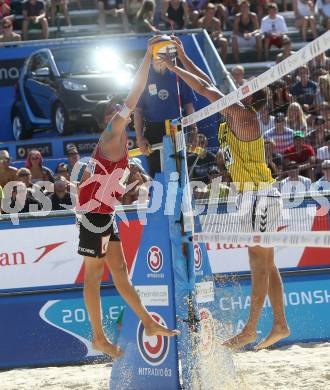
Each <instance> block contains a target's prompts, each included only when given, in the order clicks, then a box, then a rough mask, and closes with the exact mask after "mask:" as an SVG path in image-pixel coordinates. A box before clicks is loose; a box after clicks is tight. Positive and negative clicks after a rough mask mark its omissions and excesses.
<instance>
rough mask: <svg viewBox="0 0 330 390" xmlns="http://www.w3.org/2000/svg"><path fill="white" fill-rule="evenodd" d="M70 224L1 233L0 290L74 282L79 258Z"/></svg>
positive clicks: (79, 268) (75, 231)
mask: <svg viewBox="0 0 330 390" xmlns="http://www.w3.org/2000/svg"><path fill="white" fill-rule="evenodd" d="M78 234H79V230H78V229H77V227H76V226H75V225H73V224H70V225H61V226H34V227H28V228H23V227H22V228H16V229H8V230H1V242H2V245H1V249H0V251H1V252H0V286H1V289H4V290H6V289H19V288H27V287H45V286H54V285H63V284H73V283H75V281H76V279H77V277H78V275H79V273H80V271H81V268H82V265H83V258H82V256H80V255H78V254H77V247H78Z"/></svg>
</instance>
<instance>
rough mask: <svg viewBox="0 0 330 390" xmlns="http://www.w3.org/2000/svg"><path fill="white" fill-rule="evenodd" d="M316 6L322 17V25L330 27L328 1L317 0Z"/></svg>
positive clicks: (329, 2)
mask: <svg viewBox="0 0 330 390" xmlns="http://www.w3.org/2000/svg"><path fill="white" fill-rule="evenodd" d="M316 7H317V9H318V11H319V13H320V16H321V18H322V25H323V27H324V28H325V29H326V30H329V29H330V1H329V0H317V1H316Z"/></svg>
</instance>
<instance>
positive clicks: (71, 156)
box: [67, 145, 86, 184]
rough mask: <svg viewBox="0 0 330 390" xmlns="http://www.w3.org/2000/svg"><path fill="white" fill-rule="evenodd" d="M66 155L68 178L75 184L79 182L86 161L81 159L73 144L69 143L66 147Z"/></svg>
mask: <svg viewBox="0 0 330 390" xmlns="http://www.w3.org/2000/svg"><path fill="white" fill-rule="evenodd" d="M67 156H68V172H69V179H68V180H69V181H70V182H72V183H74V184H76V183H77V182H80V180H81V178H82V175H83V173H84V170H85V168H86V163H84V162H83V161H81V159H80V155H79V152H78V149H77V148H76V146H74V145H71V146H70V147H69V148H68V149H67ZM76 164H77V165H76Z"/></svg>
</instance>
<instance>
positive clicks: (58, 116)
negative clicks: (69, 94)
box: [53, 103, 72, 135]
mask: <svg viewBox="0 0 330 390" xmlns="http://www.w3.org/2000/svg"><path fill="white" fill-rule="evenodd" d="M53 122H54V128H55V130H56V131H57V132H58V133H59V134H60V135H64V134H67V133H69V132H70V131H71V130H72V124H71V123H70V122H69V120H68V114H67V112H66V110H65V108H64V107H63V105H62V104H61V103H57V104H56V106H55V109H54V118H53Z"/></svg>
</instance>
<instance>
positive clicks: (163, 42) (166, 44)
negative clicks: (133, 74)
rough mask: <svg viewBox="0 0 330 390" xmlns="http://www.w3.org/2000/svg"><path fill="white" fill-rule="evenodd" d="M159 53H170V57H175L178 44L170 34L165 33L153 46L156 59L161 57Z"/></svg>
mask: <svg viewBox="0 0 330 390" xmlns="http://www.w3.org/2000/svg"><path fill="white" fill-rule="evenodd" d="M158 54H169V55H170V57H175V55H176V46H175V44H174V43H173V41H172V39H171V37H169V36H168V35H163V36H162V37H161V38H160V40H159V41H158V42H157V43H156V44H155V45H154V46H153V50H152V55H153V57H154V59H156V60H157V59H159V56H158Z"/></svg>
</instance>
